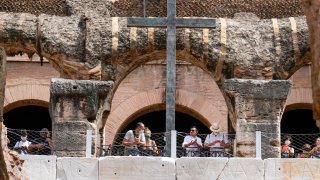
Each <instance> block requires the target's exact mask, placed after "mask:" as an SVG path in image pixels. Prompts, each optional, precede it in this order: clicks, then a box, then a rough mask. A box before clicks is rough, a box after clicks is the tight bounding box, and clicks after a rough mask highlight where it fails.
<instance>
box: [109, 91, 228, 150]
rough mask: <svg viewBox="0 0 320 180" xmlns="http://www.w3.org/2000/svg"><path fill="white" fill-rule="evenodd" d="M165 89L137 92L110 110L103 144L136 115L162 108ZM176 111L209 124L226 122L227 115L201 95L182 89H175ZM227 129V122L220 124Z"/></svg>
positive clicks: (111, 139) (111, 138) (110, 139)
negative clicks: (218, 121)
mask: <svg viewBox="0 0 320 180" xmlns="http://www.w3.org/2000/svg"><path fill="white" fill-rule="evenodd" d="M164 94H165V89H164V88H161V89H157V90H151V91H147V92H142V93H139V94H137V95H135V96H133V97H131V98H130V99H128V100H126V101H125V102H123V103H122V104H120V105H119V106H118V107H117V108H116V109H114V110H113V111H111V113H110V115H109V117H108V119H107V122H106V125H105V129H104V131H105V132H104V134H105V137H106V138H105V144H111V142H112V141H113V138H114V136H115V134H116V133H118V132H119V130H121V129H123V128H124V126H126V125H128V124H129V123H130V122H132V121H133V120H134V119H135V118H136V117H138V116H140V115H142V114H145V113H148V112H152V111H154V110H156V109H157V108H158V109H159V110H160V109H164V108H165V105H164V98H165V97H164ZM176 103H177V111H180V112H184V113H186V114H189V115H191V116H193V117H196V118H198V119H199V120H200V121H201V122H202V123H203V124H205V125H207V126H210V124H212V123H213V122H214V121H216V120H217V119H219V120H220V122H227V115H223V114H221V113H220V111H219V110H218V109H217V108H216V107H217V105H214V104H212V103H210V102H209V100H208V99H206V98H205V97H203V96H199V95H196V94H194V93H190V92H187V91H183V90H177V97H176ZM151 107H152V108H151ZM221 126H222V128H223V130H225V131H226V130H227V124H226V123H225V124H222V125H221Z"/></svg>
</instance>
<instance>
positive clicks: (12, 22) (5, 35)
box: [0, 12, 38, 55]
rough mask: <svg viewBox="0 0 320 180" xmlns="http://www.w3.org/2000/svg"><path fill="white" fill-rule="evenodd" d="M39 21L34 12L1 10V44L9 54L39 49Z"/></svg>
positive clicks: (31, 51)
mask: <svg viewBox="0 0 320 180" xmlns="http://www.w3.org/2000/svg"><path fill="white" fill-rule="evenodd" d="M37 23H38V19H37V17H36V16H35V15H32V14H26V13H23V14H13V13H3V12H0V45H1V46H3V47H4V48H5V50H6V53H7V54H8V55H15V54H18V53H19V52H26V53H28V54H32V53H34V52H36V51H37V47H36V43H37ZM22 42H23V43H22Z"/></svg>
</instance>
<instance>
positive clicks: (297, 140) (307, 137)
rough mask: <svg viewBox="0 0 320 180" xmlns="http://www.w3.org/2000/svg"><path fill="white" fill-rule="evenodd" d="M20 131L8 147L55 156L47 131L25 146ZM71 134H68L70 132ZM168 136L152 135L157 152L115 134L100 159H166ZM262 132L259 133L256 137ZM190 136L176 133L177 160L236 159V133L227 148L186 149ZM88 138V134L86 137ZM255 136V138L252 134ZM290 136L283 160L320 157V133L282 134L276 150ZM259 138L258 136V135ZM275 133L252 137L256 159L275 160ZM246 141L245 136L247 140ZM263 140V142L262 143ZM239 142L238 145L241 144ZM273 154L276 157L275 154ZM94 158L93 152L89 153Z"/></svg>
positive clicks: (30, 136)
mask: <svg viewBox="0 0 320 180" xmlns="http://www.w3.org/2000/svg"><path fill="white" fill-rule="evenodd" d="M21 132H22V131H21V129H10V128H7V137H6V138H8V140H9V143H8V147H9V148H10V149H12V150H16V151H17V152H19V153H21V154H36V155H50V154H52V152H51V150H52V143H51V141H52V140H51V133H52V132H50V131H48V132H47V136H46V137H42V138H41V135H40V131H32V130H26V131H25V132H26V133H27V142H28V143H22V141H21ZM67 133H68V132H67ZM78 133H80V134H83V135H85V134H86V133H87V132H78ZM166 134H168V133H165V132H164V133H153V134H152V136H151V139H152V140H153V141H154V142H155V144H156V149H155V147H154V146H152V147H151V146H144V147H143V146H136V147H126V146H124V145H123V144H122V141H123V138H124V136H125V133H119V134H116V135H115V138H114V141H113V143H112V144H108V145H101V147H100V156H125V155H131V156H158V157H164V156H166V151H167V150H166V148H165V144H166V141H165V135H166ZM257 134H259V133H256V135H257ZM187 135H189V134H188V133H184V132H177V133H176V142H175V147H176V148H175V151H174V153H175V157H177V158H179V157H236V155H235V153H234V152H236V147H235V142H236V140H235V137H236V135H235V134H226V133H225V134H224V135H225V136H226V137H227V140H228V146H227V147H226V148H218V147H216V148H206V147H204V146H202V147H188V148H186V147H183V145H182V144H183V141H184V138H185V137H186V136H187ZM86 136H88V135H86ZM207 136H208V134H198V137H199V138H200V139H201V143H202V145H204V142H205V140H206V138H207ZM252 136H253V135H252ZM287 136H290V137H291V139H292V142H291V144H290V145H289V146H290V147H291V148H292V149H293V150H294V152H293V153H290V154H288V155H287V156H285V154H282V155H283V156H282V157H288V158H320V148H318V150H317V149H316V150H317V151H315V150H314V151H313V152H311V150H312V149H315V148H316V139H317V138H319V137H320V133H316V134H285V133H283V134H281V144H278V145H275V147H278V150H277V151H279V152H280V151H281V146H282V145H283V144H284V139H285V137H287ZM257 137H259V136H257ZM274 137H275V136H274V134H271V133H260V138H252V139H253V140H256V142H254V143H255V147H256V149H255V151H256V157H258V158H261V154H262V156H263V157H272V156H273V155H274V153H275V152H271V151H269V150H268V149H267V148H265V147H263V146H264V143H265V141H268V142H272V141H273V140H274V139H272V138H274ZM238 138H239V139H238V140H237V141H241V137H238ZM245 138H246V137H245ZM90 140H92V139H91V137H90V138H88V137H87V139H86V141H88V144H89V145H87V146H88V148H87V150H88V149H89V150H91V146H90V145H92V143H91V141H90ZM259 141H260V142H259ZM64 143H66V144H68V143H69V144H70V145H72V143H74V142H73V140H72V139H66V140H65V141H64ZM238 143H239V142H238ZM34 144H40V145H39V146H36V147H34V148H29V147H28V146H32V145H34ZM272 153H273V154H272ZM89 154H90V155H91V152H89Z"/></svg>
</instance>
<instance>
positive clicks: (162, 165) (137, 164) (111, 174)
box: [99, 156, 176, 180]
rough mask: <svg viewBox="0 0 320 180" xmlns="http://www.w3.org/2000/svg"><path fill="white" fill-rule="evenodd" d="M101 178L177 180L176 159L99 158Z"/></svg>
mask: <svg viewBox="0 0 320 180" xmlns="http://www.w3.org/2000/svg"><path fill="white" fill-rule="evenodd" d="M99 179H123V180H126V179H139V180H143V179H146V180H149V179H152V180H175V179H176V175H175V160H174V159H172V158H164V157H163V158H161V157H131V156H129V157H115V156H113V157H112V156H110V157H105V158H101V159H100V160H99Z"/></svg>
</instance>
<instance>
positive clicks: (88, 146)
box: [86, 129, 92, 158]
mask: <svg viewBox="0 0 320 180" xmlns="http://www.w3.org/2000/svg"><path fill="white" fill-rule="evenodd" d="M91 145H92V130H91V129H88V130H87V135H86V157H87V158H88V157H91Z"/></svg>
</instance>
